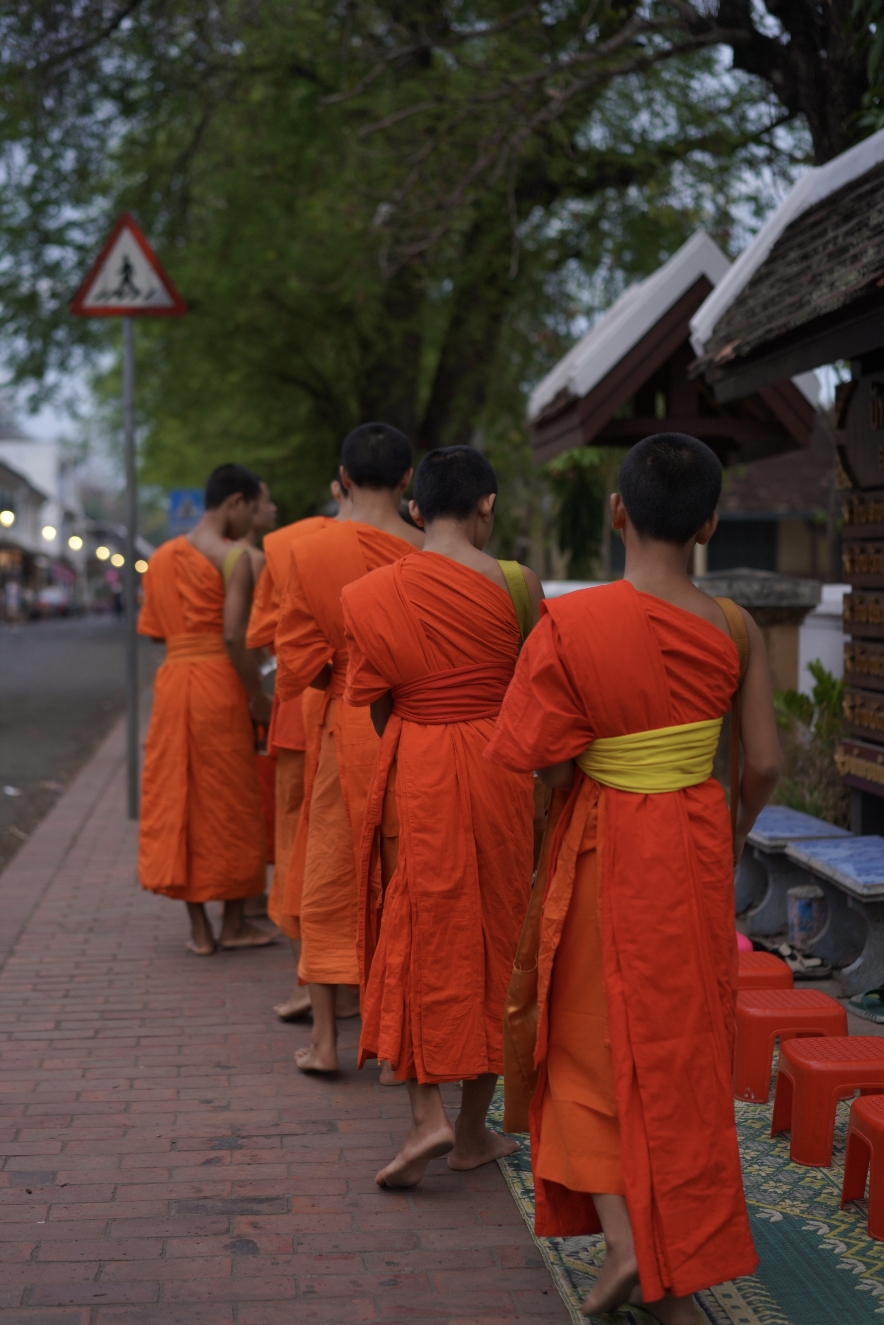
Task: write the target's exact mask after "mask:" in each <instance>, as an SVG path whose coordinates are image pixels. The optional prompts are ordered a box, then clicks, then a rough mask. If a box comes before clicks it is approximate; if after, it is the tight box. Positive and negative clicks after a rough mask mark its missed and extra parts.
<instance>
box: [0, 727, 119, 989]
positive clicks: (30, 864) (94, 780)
mask: <svg viewBox="0 0 884 1325" xmlns="http://www.w3.org/2000/svg"><path fill="white" fill-rule="evenodd" d="M125 761H126V720H125V717H123V718H120V720H119V721H118V722H117V723H115V725H114V726H113V728H112V729H111V731H110V733H109V734H108V735H107V736H106V737H105V738H104V740H103V741H102V743H101V745H100V746H99V747H98V749H97V750H96V752H95V754H94V755H93V756H92V758H91V759H90V760H89V762H88V763H87V764H86V765H85V766H84V767H83V768H82V769H81V770H80V772H79V773H78V774H77V776H76V777H75V778H74V781H73V782H72V783H71V785H70V787H69V788H68V789H67V791H66V792H65V793H64V795H63V796H62V797H61V798H60V800H59V801H58V803H57V804H56V805H54V806H53V808H52V809H51V810H50V811H49V813H48V814H47V815H46V817H45V819H43V820H41V822H40V823H39V825H38V826H37V828H36V829H35V830H34V832H33V833H32V834H31V836H30V838H29V839H28V841H27V842H25V843H24V845H23V846H22V847H21V848H20V850H19V851H17V852H16V854H15V856H13V858H12V860H11V861H10V862H9V864H8V865H7V866H6V869H5V870H4V871H3V873H2V874H0V971H2V969H3V967H4V966H5V965H6V962H7V961H8V959H9V956H10V954H11V953H12V951H13V949H14V948H15V945H16V943H17V942H18V940H19V937H20V935H21V933H22V931H23V929H24V928H25V926H26V925H27V923H28V921H29V920H30V918H31V916H32V915H33V914H34V911H35V910H36V909H37V907H38V906H39V904H40V902H41V901H42V899H43V896H44V895H45V893H46V890H47V889H48V888H49V887H50V885H51V884H52V882H53V880H54V879H55V878H56V876H57V874H58V872H59V870H60V869H61V868H62V866H63V865H64V863H65V861H66V860H67V858H68V856H69V855H70V853H71V851H72V850H73V848H74V847H75V846H76V844H77V842H78V840H79V838H80V835H81V833H82V832H83V830H84V828H85V827H86V826H87V824H88V823H89V820H90V819H91V818H92V816H93V814H94V813H95V811H96V809H97V807H98V805H99V804H100V803H101V801H102V798H103V797H104V795H105V793H106V792H107V789H108V787H109V786H110V784H111V782H112V781H113V779H114V778H115V777H117V776H120V777H124V776H125Z"/></svg>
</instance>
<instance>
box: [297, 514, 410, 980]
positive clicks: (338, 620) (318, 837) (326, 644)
mask: <svg viewBox="0 0 884 1325" xmlns="http://www.w3.org/2000/svg"><path fill="white" fill-rule="evenodd" d="M411 550H412V549H411V544H410V543H407V542H406V541H405V540H404V539H401V538H396V537H394V536H393V535H391V534H387V533H384V532H383V531H382V530H380V529H375V528H373V527H372V526H371V525H365V524H358V523H356V521H353V520H345V521H342V522H340V523H338V522H333V523H332V524H330V525H329V526H328V528H326V529H323V530H320V531H319V532H318V533H314V534H311V535H310V536H309V537H306V538H301V539H298V540H297V541H296V542H295V543H294V544H293V546H292V552H291V565H290V569H289V576H288V583H287V585H286V590H285V594H284V596H283V601H282V605H281V609H280V619H279V626H278V628H277V632H276V648H277V659H278V670H277V678H276V687H277V693H278V694H279V697H280V700H282V701H285V700H288V699H290V698H292V697H293V696H294V695H297V694H300V693H301V692H302V691H304V690H305V688H306V687H307V686H309V684H310V682H311V681H312V680H313V679H314V678H315V677H316V676H318V675H319V673H320V672H321V671H322V669H323V667H324V665H325V664H326V663H329V662H330V663H331V664H332V675H331V680H330V682H329V685H328V688H327V689H325V690H311V691H310V692H308V695H305V700H304V712H305V716H306V715H308V714H309V715H310V719H309V721H308V736H309V741H308V746H307V751H306V761H305V769H304V804H303V807H302V811H301V820H300V823H299V825H298V833H297V836H296V840H295V844H294V846H293V848H292V852H291V856H290V859H289V869H288V876H287V879H286V888H285V898H284V902H283V907H282V909H283V912H284V914H285V915H288V916H300V926H301V961H300V965H299V968H298V974H299V978H300V979H301V981H302V983H308V984H348V985H357V984H358V983H359V967H358V962H357V957H356V913H357V884H356V850H355V847H354V843H358V842H359V840H360V836H361V832H362V819H363V815H364V812H365V798H366V796H367V794H368V787H369V783H370V781H371V776H372V773H373V771H374V765H375V760H376V759H377V752H378V748H379V745H380V742H379V741H378V738H377V736H376V734H375V730H374V728H373V727H372V725H371V718H370V716H369V713H368V711H367V710H366V709H357V708H352V707H351V706H350V705H349V704H347V703H345V702H344V699H343V694H344V680H345V677H346V673H347V649H346V645H345V642H344V617H343V613H342V610H341V591H342V590H343V588H344V586H345V585H346V584H350V583H351V582H352V581H353V580H357V579H360V578H361V577H362V576H363V575H366V574H367V573H368V572H369V571H372V570H376V569H377V568H378V567H380V566H386V565H388V564H389V563H390V562H391V561H398V560H399V558H400V557H403V556H405V554H406V553H408V552H410V551H411Z"/></svg>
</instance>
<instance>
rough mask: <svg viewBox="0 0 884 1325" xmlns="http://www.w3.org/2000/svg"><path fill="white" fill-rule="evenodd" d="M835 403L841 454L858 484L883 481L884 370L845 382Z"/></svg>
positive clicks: (874, 484)
mask: <svg viewBox="0 0 884 1325" xmlns="http://www.w3.org/2000/svg"><path fill="white" fill-rule="evenodd" d="M843 386H844V387H849V388H850V390H849V391H846V390H844V391H842V392H841V397H840V400H839V402H838V404H837V405H836V413H837V419H836V422H837V423H838V424H839V427H840V428H841V429H843V431H839V434H838V457H839V460H840V461H841V465H842V467H843V468H844V469H845V471H846V472H847V475H848V477H849V478H850V480H851V482H852V484H853V486H854V487H856V488H879V487H880V486H881V485H882V483H884V373H873V374H872V375H871V376H869V377H862V378H860V379H859V381H857V382H848V383H844V384H843Z"/></svg>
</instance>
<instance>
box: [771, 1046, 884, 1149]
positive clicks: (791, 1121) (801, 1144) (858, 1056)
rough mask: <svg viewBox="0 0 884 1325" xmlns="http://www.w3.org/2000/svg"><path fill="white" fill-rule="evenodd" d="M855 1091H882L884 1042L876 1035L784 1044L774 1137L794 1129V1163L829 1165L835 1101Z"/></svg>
mask: <svg viewBox="0 0 884 1325" xmlns="http://www.w3.org/2000/svg"><path fill="white" fill-rule="evenodd" d="M855 1090H860V1091H862V1092H863V1094H866V1095H873V1094H881V1093H884V1040H881V1039H879V1038H878V1036H875V1035H838V1036H834V1037H831V1036H830V1037H827V1038H826V1039H816V1040H789V1041H788V1043H787V1044H782V1045H780V1064H779V1071H778V1072H777V1090H776V1095H775V1096H774V1106H773V1119H772V1121H771V1128H770V1134H771V1136H776V1134H777V1132H787V1131H789V1130H791V1132H792V1136H791V1138H790V1145H789V1154H790V1156H791V1158H792V1159H793V1160H794V1162H795V1163H796V1164H807V1165H810V1166H813V1167H816V1168H827V1167H828V1165H829V1164H831V1162H832V1137H833V1135H834V1132H835V1105H836V1104H837V1103H838V1101H839V1100H843V1099H846V1098H847V1097H848V1096H850V1095H852V1094H853V1092H854V1091H855Z"/></svg>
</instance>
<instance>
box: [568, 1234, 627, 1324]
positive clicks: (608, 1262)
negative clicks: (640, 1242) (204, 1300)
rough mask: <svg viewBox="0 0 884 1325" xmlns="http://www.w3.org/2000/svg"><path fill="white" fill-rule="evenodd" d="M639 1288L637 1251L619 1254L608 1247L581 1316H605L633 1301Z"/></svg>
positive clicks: (583, 1304)
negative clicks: (633, 1296)
mask: <svg viewBox="0 0 884 1325" xmlns="http://www.w3.org/2000/svg"><path fill="white" fill-rule="evenodd" d="M637 1286H638V1262H637V1261H636V1259H635V1251H634V1250H633V1248H632V1247H630V1248H629V1249H628V1250H627V1251H624V1252H618V1251H617V1250H616V1249H615V1248H612V1247H610V1246H609V1247H608V1249H607V1251H606V1252H605V1259H604V1260H603V1261H602V1268H601V1270H600V1271H599V1277H598V1279H597V1280H596V1281H595V1286H594V1287H593V1290H592V1292H591V1293H590V1294H589V1296H588V1297H587V1298H586V1299H585V1301H584V1302H583V1303H582V1305H581V1307H580V1314H581V1316H603V1315H604V1314H605V1312H606V1311H614V1310H615V1309H616V1308H617V1307H620V1306H622V1305H623V1303H624V1302H628V1301H630V1300H631V1296H632V1293H633V1292H634V1291H635V1289H636V1287H637Z"/></svg>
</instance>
